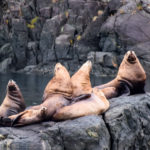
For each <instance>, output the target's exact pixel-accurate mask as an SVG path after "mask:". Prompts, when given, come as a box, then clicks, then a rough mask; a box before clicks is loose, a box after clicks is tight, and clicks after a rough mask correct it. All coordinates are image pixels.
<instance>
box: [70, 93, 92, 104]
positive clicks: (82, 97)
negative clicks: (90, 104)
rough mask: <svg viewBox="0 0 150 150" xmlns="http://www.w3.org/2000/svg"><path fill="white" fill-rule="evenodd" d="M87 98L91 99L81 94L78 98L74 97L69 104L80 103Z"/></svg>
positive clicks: (87, 95)
mask: <svg viewBox="0 0 150 150" xmlns="http://www.w3.org/2000/svg"><path fill="white" fill-rule="evenodd" d="M89 97H91V94H82V95H80V96H78V97H74V98H72V102H71V104H73V103H76V102H78V101H81V100H83V99H84V100H86V99H87V98H89Z"/></svg>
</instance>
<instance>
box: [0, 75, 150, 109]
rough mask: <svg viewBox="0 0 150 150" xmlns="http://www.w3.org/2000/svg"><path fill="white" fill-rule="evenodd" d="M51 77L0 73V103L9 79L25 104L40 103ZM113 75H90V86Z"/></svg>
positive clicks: (108, 79)
mask: <svg viewBox="0 0 150 150" xmlns="http://www.w3.org/2000/svg"><path fill="white" fill-rule="evenodd" d="M51 78H52V75H49V76H45V75H43V76H42V75H33V74H32V75H27V74H17V73H9V74H2V73H1V74H0V95H1V96H0V103H1V102H2V100H3V99H4V97H5V94H6V86H7V83H8V81H9V80H10V79H13V80H15V81H16V83H17V84H18V85H19V87H20V89H21V91H22V94H23V96H24V99H25V103H26V105H27V106H31V105H37V104H40V103H41V101H42V95H43V91H44V89H45V86H46V85H47V83H48V82H49V80H50V79H51ZM112 79H113V77H94V76H91V82H92V86H95V85H100V84H104V83H107V82H108V81H110V80H112ZM146 91H149V92H150V77H149V78H148V79H147V84H146Z"/></svg>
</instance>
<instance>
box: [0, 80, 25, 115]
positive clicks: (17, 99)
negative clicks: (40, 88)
mask: <svg viewBox="0 0 150 150" xmlns="http://www.w3.org/2000/svg"><path fill="white" fill-rule="evenodd" d="M24 109H25V103H24V99H23V96H22V93H21V91H20V89H19V87H18V85H17V84H16V83H15V81H13V80H9V82H8V85H7V93H6V96H5V99H4V100H3V103H2V104H1V106H0V117H8V116H11V115H14V114H18V113H19V112H21V111H24Z"/></svg>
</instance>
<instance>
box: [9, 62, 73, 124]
mask: <svg viewBox="0 0 150 150" xmlns="http://www.w3.org/2000/svg"><path fill="white" fill-rule="evenodd" d="M54 72H55V73H54V77H53V78H52V79H51V80H50V81H49V83H48V84H47V86H46V88H45V90H44V95H43V102H42V104H40V105H37V106H33V107H31V108H29V109H28V110H25V111H23V112H21V113H19V114H16V115H12V116H10V117H9V118H10V119H11V120H12V126H23V125H27V124H33V123H37V122H41V121H43V120H50V119H52V116H53V114H54V113H55V112H56V111H57V110H58V109H59V108H61V107H63V106H65V105H68V104H69V103H70V100H71V98H72V85H71V80H70V75H69V73H68V71H67V69H66V68H65V67H64V66H63V65H61V64H60V63H57V64H56V66H55V69H54Z"/></svg>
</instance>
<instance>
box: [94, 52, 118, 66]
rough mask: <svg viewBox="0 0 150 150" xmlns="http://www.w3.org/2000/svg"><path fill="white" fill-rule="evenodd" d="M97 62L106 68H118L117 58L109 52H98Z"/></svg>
mask: <svg viewBox="0 0 150 150" xmlns="http://www.w3.org/2000/svg"><path fill="white" fill-rule="evenodd" d="M95 56H96V58H95V62H96V63H100V64H101V65H103V66H106V67H112V68H113V67H115V68H116V67H117V66H118V65H117V62H116V57H115V56H114V55H113V54H112V53H109V52H96V54H95Z"/></svg>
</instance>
